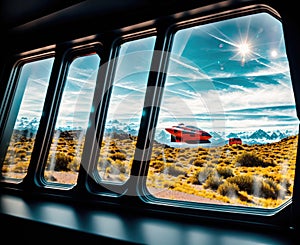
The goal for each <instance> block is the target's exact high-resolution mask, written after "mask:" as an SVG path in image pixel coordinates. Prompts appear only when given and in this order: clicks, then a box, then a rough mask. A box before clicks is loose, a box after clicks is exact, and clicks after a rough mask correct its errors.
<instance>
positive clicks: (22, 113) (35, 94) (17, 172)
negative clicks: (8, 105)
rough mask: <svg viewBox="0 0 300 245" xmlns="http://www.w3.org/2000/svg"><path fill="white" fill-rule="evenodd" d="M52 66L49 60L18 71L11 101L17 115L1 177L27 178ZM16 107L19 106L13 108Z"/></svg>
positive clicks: (51, 60)
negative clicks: (18, 76) (14, 94)
mask: <svg viewBox="0 0 300 245" xmlns="http://www.w3.org/2000/svg"><path fill="white" fill-rule="evenodd" d="M52 64H53V58H48V59H44V60H38V61H34V62H30V63H27V64H25V65H24V66H23V67H22V69H21V73H20V78H19V81H18V88H17V90H16V91H17V92H16V96H15V99H14V102H13V108H18V115H17V119H16V122H15V125H14V129H13V133H12V136H11V139H10V143H9V146H8V150H7V152H6V155H5V159H4V162H3V167H2V175H3V177H4V178H13V179H18V180H22V179H23V178H24V177H25V176H26V173H27V169H28V166H29V162H30V159H31V153H32V149H33V145H34V142H35V138H36V132H37V130H38V127H39V122H40V118H41V115H42V110H43V105H44V100H45V97H46V91H47V88H48V84H49V78H50V73H51V69H52ZM17 104H18V105H20V106H19V107H18V106H16V105H17ZM13 113H14V111H13Z"/></svg>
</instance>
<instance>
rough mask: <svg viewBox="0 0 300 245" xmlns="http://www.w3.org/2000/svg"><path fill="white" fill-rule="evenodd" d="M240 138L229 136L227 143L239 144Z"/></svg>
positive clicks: (240, 142)
mask: <svg viewBox="0 0 300 245" xmlns="http://www.w3.org/2000/svg"><path fill="white" fill-rule="evenodd" d="M241 144H242V139H241V138H230V139H229V145H241Z"/></svg>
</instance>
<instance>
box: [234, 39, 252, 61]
mask: <svg viewBox="0 0 300 245" xmlns="http://www.w3.org/2000/svg"><path fill="white" fill-rule="evenodd" d="M237 48H238V53H239V54H240V55H241V57H242V60H241V62H242V65H244V64H245V62H246V58H247V56H249V55H250V53H251V47H250V43H249V42H242V43H240V44H238V45H237Z"/></svg>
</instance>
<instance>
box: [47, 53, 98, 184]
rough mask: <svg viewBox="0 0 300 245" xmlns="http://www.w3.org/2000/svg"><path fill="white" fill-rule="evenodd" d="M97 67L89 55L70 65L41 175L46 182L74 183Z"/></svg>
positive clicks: (95, 57)
mask: <svg viewBox="0 0 300 245" xmlns="http://www.w3.org/2000/svg"><path fill="white" fill-rule="evenodd" d="M99 64H100V58H99V56H98V55H97V54H92V55H89V56H83V57H79V58H76V59H75V60H74V61H73V62H72V63H71V65H70V68H69V72H68V76H67V80H66V84H65V87H64V91H63V95H62V100H61V104H60V108H59V113H58V118H57V121H56V124H55V133H54V136H53V139H52V144H51V147H50V153H49V156H48V160H47V165H46V168H45V173H44V177H45V179H46V181H47V182H54V183H61V184H75V183H76V180H77V176H78V170H79V166H80V161H81V155H82V150H83V145H84V141H85V134H86V130H87V127H88V122H89V114H90V111H91V107H92V100H93V95H94V89H95V85H96V80H97V72H98V68H99Z"/></svg>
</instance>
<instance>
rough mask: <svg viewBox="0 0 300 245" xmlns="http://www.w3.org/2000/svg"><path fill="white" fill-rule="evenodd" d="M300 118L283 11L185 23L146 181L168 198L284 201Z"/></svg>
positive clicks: (263, 204)
mask: <svg viewBox="0 0 300 245" xmlns="http://www.w3.org/2000/svg"><path fill="white" fill-rule="evenodd" d="M298 126H299V121H298V118H297V115H296V109H295V100H294V94H293V88H292V84H291V77H290V72H289V64H288V59H287V56H286V51H285V43H284V36H283V31H282V25H281V22H280V21H279V20H278V19H276V18H274V17H273V16H271V15H269V14H267V13H258V14H254V15H250V16H244V17H238V18H234V19H228V20H224V21H219V22H216V23H210V24H205V25H200V26H195V27H189V28H185V29H182V30H179V31H177V32H176V33H175V35H174V42H173V46H172V51H171V55H170V63H169V67H168V71H167V78H166V84H165V88H164V95H163V101H162V105H161V109H160V114H159V118H158V124H157V128H156V131H155V142H154V145H153V150H152V155H151V162H150V168H149V171H148V177H147V183H146V185H147V188H148V190H149V191H150V193H151V194H152V195H153V196H155V197H157V198H161V199H168V200H184V201H192V202H194V203H216V204H226V205H234V206H251V207H260V208H275V207H278V206H279V205H281V204H282V203H284V202H286V201H287V200H288V199H290V198H291V196H292V192H293V182H294V174H295V162H296V153H297V152H296V150H297V141H298Z"/></svg>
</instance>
